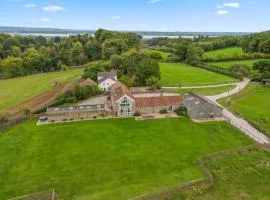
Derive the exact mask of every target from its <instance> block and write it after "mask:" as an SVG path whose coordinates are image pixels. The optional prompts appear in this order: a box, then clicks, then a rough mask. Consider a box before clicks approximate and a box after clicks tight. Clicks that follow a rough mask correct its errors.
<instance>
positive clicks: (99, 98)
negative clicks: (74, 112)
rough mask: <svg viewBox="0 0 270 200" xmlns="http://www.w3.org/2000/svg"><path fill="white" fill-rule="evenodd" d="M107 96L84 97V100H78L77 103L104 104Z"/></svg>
mask: <svg viewBox="0 0 270 200" xmlns="http://www.w3.org/2000/svg"><path fill="white" fill-rule="evenodd" d="M106 100H107V96H106V95H102V96H96V97H91V98H89V99H86V100H84V101H81V102H79V105H95V104H106Z"/></svg>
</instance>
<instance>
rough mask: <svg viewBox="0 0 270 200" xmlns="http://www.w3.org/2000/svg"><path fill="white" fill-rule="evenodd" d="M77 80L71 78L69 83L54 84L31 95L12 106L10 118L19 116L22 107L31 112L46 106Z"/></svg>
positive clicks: (77, 80)
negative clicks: (48, 88)
mask: <svg viewBox="0 0 270 200" xmlns="http://www.w3.org/2000/svg"><path fill="white" fill-rule="evenodd" d="M78 82H79V78H77V79H75V80H73V81H72V82H70V83H66V84H60V85H57V86H55V87H54V88H53V89H52V90H50V91H47V92H44V93H42V94H40V95H38V96H36V97H33V98H31V99H29V100H27V101H25V102H23V103H21V104H19V105H17V106H16V107H15V108H13V109H12V110H11V111H10V112H9V114H10V115H11V119H13V118H17V117H20V116H21V115H22V113H21V112H20V111H21V110H23V109H28V110H30V112H31V113H34V112H37V111H39V110H41V109H43V108H46V107H48V106H49V105H51V104H53V103H54V102H55V100H56V98H57V95H59V94H61V93H64V92H66V91H67V90H69V89H71V88H72V87H74V86H75V85H76V83H78Z"/></svg>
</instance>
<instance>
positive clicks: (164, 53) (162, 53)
mask: <svg viewBox="0 0 270 200" xmlns="http://www.w3.org/2000/svg"><path fill="white" fill-rule="evenodd" d="M147 51H149V52H155V53H160V54H161V55H162V58H163V59H164V60H166V59H167V58H168V57H169V55H170V53H167V52H164V51H158V50H153V49H151V50H147Z"/></svg>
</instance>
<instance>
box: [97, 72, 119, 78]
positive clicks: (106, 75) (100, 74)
mask: <svg viewBox="0 0 270 200" xmlns="http://www.w3.org/2000/svg"><path fill="white" fill-rule="evenodd" d="M97 76H98V77H114V76H117V72H114V71H111V72H98V73H97Z"/></svg>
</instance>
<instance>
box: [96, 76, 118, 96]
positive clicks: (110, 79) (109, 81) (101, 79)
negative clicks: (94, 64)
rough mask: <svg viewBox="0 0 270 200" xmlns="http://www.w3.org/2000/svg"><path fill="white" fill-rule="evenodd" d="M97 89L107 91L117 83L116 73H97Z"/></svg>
mask: <svg viewBox="0 0 270 200" xmlns="http://www.w3.org/2000/svg"><path fill="white" fill-rule="evenodd" d="M97 78H98V87H99V88H100V89H101V90H103V91H108V90H109V89H110V87H111V86H112V85H113V84H115V83H116V82H117V73H116V72H99V73H98V74H97Z"/></svg>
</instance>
